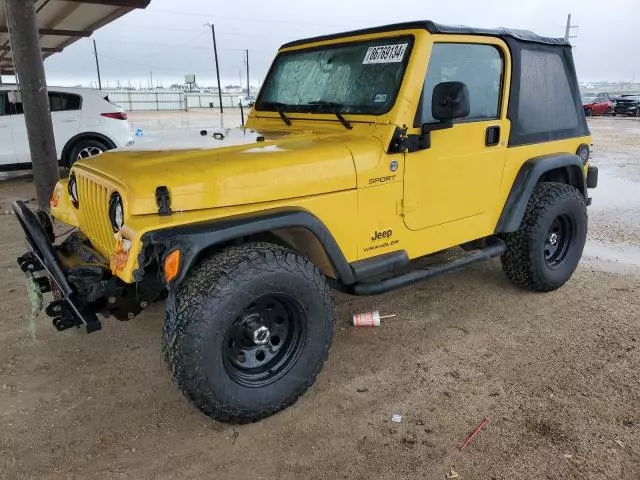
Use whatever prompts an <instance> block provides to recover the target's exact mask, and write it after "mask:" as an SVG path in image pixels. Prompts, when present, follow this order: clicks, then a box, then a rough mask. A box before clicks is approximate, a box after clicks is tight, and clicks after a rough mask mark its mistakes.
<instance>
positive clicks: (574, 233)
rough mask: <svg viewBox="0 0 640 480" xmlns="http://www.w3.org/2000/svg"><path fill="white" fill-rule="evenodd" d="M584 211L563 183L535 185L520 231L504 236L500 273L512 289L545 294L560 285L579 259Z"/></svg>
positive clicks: (583, 237)
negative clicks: (517, 287)
mask: <svg viewBox="0 0 640 480" xmlns="http://www.w3.org/2000/svg"><path fill="white" fill-rule="evenodd" d="M586 238H587V207H586V202H585V198H584V196H583V195H582V193H580V191H579V190H578V189H576V188H575V187H572V186H571V185H566V184H563V183H552V182H544V183H540V184H538V185H537V186H536V187H535V189H534V191H533V193H532V195H531V198H530V200H529V203H528V204H527V209H526V211H525V214H524V217H523V219H522V222H521V224H520V228H519V229H518V230H517V231H515V232H513V233H507V234H505V235H504V240H505V244H506V246H507V249H506V250H505V252H504V254H502V257H501V260H502V269H503V271H504V273H505V275H506V276H507V278H509V280H511V281H512V282H513V283H514V284H515V285H518V286H519V287H522V288H525V289H527V290H533V291H536V292H548V291H551V290H555V289H557V288H560V287H561V286H562V285H564V284H565V283H566V282H567V281H568V280H569V279H570V278H571V275H573V272H574V271H575V269H576V267H577V266H578V262H579V261H580V258H581V257H582V250H583V249H584V244H585V241H586Z"/></svg>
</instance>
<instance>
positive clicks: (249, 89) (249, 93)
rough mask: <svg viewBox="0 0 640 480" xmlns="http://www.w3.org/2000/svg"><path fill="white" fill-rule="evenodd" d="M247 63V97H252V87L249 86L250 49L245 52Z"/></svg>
mask: <svg viewBox="0 0 640 480" xmlns="http://www.w3.org/2000/svg"><path fill="white" fill-rule="evenodd" d="M245 54H246V56H247V57H246V62H247V97H248V96H249V95H251V86H250V85H249V49H247V50H245Z"/></svg>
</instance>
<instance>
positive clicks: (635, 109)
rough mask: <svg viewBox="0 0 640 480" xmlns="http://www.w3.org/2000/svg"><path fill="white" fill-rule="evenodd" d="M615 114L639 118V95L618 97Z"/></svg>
mask: <svg viewBox="0 0 640 480" xmlns="http://www.w3.org/2000/svg"><path fill="white" fill-rule="evenodd" d="M615 112H616V114H618V115H630V116H633V117H640V94H635V95H621V96H620V97H618V99H617V100H616V107H615Z"/></svg>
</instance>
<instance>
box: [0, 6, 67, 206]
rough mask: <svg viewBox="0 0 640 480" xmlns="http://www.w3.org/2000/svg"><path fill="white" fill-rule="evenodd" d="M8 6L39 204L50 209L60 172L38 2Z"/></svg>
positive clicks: (11, 37)
mask: <svg viewBox="0 0 640 480" xmlns="http://www.w3.org/2000/svg"><path fill="white" fill-rule="evenodd" d="M5 5H6V7H7V24H8V27H9V38H10V40H11V48H12V52H13V58H14V59H15V60H14V61H15V69H16V76H17V78H18V81H19V84H20V92H21V97H22V106H23V109H24V118H25V122H26V125H27V135H28V138H29V148H30V150H31V161H32V162H33V180H34V183H35V186H36V194H37V198H38V205H39V206H40V208H42V209H45V210H48V209H49V199H50V198H51V194H52V193H53V188H54V187H55V184H56V182H57V181H58V175H59V174H58V158H57V154H56V145H55V140H54V136H53V125H52V123H51V112H50V110H49V97H48V95H47V81H46V78H45V72H44V63H43V61H42V53H41V50H40V35H39V33H38V25H37V22H36V8H35V2H32V1H26V2H25V1H24V0H5Z"/></svg>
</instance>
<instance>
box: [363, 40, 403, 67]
mask: <svg viewBox="0 0 640 480" xmlns="http://www.w3.org/2000/svg"><path fill="white" fill-rule="evenodd" d="M408 45H409V44H408V43H396V44H395V45H380V46H379V47H369V48H368V49H367V54H366V55H365V56H364V60H363V61H362V64H363V65H366V64H370V63H398V62H401V61H402V59H403V58H404V52H406V51H407V46H408Z"/></svg>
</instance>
